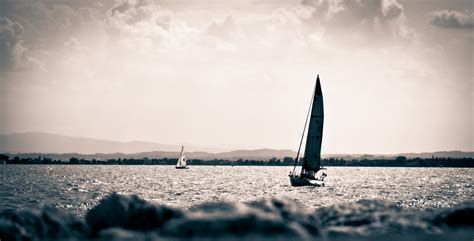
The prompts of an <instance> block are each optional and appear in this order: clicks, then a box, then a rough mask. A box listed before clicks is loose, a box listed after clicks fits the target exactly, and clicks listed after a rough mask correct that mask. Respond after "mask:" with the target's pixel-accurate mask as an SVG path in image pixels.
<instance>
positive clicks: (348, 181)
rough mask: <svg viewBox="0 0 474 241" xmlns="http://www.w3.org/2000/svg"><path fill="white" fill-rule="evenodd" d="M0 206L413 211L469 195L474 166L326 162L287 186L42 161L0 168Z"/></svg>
mask: <svg viewBox="0 0 474 241" xmlns="http://www.w3.org/2000/svg"><path fill="white" fill-rule="evenodd" d="M0 168H1V170H0V173H1V175H2V178H1V180H2V187H1V188H0V209H8V208H14V209H18V208H27V207H34V206H37V205H42V204H50V205H54V206H57V207H62V208H65V209H68V210H71V211H73V212H76V213H78V214H83V213H84V212H85V210H87V209H89V208H91V207H92V206H94V205H95V204H97V202H98V201H99V200H100V199H101V198H102V197H104V196H106V195H107V194H109V193H111V192H118V193H121V194H137V195H139V196H140V197H142V198H144V199H146V200H149V201H152V202H155V203H158V204H167V205H170V206H175V207H184V208H189V207H190V206H193V205H195V204H198V203H202V202H208V201H232V202H234V201H236V202H242V201H243V202H245V201H251V200H257V199H260V198H263V197H287V198H291V199H295V200H297V201H299V202H300V203H301V204H303V205H304V206H305V207H306V208H310V209H313V208H315V207H321V206H328V205H332V204H336V203H341V202H349V201H357V200H360V199H382V200H388V201H391V202H395V203H397V204H399V205H400V206H403V207H414V208H418V209H425V208H441V207H452V206H454V205H456V204H459V203H462V202H464V201H472V200H473V197H474V191H473V188H472V185H471V183H473V176H474V169H468V168H443V169H442V168H394V167H389V168H381V167H329V169H328V170H326V171H325V172H326V173H327V174H328V177H327V179H326V180H327V182H326V187H322V188H314V187H299V188H293V187H291V186H290V185H289V180H288V176H287V175H288V172H289V171H290V170H291V167H255V166H247V167H245V166H235V167H229V166H191V167H190V169H184V170H183V169H175V168H174V166H63V165H61V166H59V165H58V166H56V165H54V166H42V165H5V166H1V167H0Z"/></svg>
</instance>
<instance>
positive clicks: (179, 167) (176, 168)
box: [175, 167, 188, 169]
mask: <svg viewBox="0 0 474 241" xmlns="http://www.w3.org/2000/svg"><path fill="white" fill-rule="evenodd" d="M175 168H176V169H188V167H175Z"/></svg>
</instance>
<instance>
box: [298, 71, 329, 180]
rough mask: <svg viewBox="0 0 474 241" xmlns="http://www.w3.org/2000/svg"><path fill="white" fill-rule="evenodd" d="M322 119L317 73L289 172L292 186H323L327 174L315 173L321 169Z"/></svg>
mask: <svg viewBox="0 0 474 241" xmlns="http://www.w3.org/2000/svg"><path fill="white" fill-rule="evenodd" d="M308 119H309V128H308V134H307V137H306V147H305V152H304V157H303V158H302V159H303V163H302V165H301V173H300V175H299V176H298V175H297V174H296V173H295V171H296V166H297V165H298V159H299V155H300V150H301V144H303V139H304V133H305V131H306V125H307V123H308ZM323 121H324V109H323V93H322V91H321V83H320V81H319V75H318V77H317V79H316V87H315V89H314V94H313V97H312V98H311V104H310V106H309V110H308V115H307V117H306V122H305V124H304V128H303V135H302V136H301V141H300V146H299V148H298V153H297V154H296V159H295V166H294V167H293V171H292V172H290V175H289V176H290V183H291V185H292V186H295V187H296V186H324V178H325V177H326V176H327V175H326V174H325V173H322V174H321V175H320V176H318V177H317V173H318V172H319V171H320V170H322V169H323V168H322V167H321V141H322V137H323Z"/></svg>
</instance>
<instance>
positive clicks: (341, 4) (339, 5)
mask: <svg viewBox="0 0 474 241" xmlns="http://www.w3.org/2000/svg"><path fill="white" fill-rule="evenodd" d="M302 5H304V6H310V7H312V8H314V11H313V14H312V17H311V18H310V21H311V22H312V23H313V25H314V26H315V27H316V28H321V29H323V30H324V31H325V32H326V33H327V34H328V35H329V36H328V37H330V39H331V40H332V41H345V42H352V43H362V44H368V43H369V44H377V43H386V42H387V41H393V42H400V41H411V40H412V39H413V38H414V36H415V34H414V30H413V29H412V28H410V27H409V26H408V25H407V24H406V17H405V13H404V8H403V5H401V4H400V3H398V2H397V0H360V1H354V0H320V1H311V0H305V1H303V2H302Z"/></svg>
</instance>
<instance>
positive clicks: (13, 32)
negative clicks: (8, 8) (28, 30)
mask: <svg viewBox="0 0 474 241" xmlns="http://www.w3.org/2000/svg"><path fill="white" fill-rule="evenodd" d="M24 31H25V30H24V28H23V26H22V25H21V24H20V23H18V22H16V21H11V20H10V19H8V18H5V17H0V71H1V72H4V71H9V70H19V69H31V68H33V67H34V59H33V58H31V57H30V56H29V54H28V49H27V48H25V47H24V46H23V44H22V35H23V33H24Z"/></svg>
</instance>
